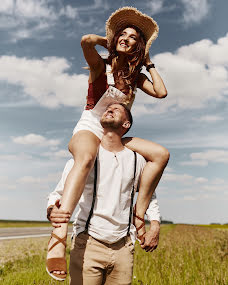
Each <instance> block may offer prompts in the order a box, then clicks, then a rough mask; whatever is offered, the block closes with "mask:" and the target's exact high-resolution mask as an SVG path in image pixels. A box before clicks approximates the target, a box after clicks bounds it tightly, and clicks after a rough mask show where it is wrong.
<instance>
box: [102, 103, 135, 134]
mask: <svg viewBox="0 0 228 285" xmlns="http://www.w3.org/2000/svg"><path fill="white" fill-rule="evenodd" d="M114 104H118V105H121V106H123V107H124V110H125V114H126V115H127V119H128V120H129V122H130V127H129V128H128V129H127V130H126V132H125V133H124V135H125V134H126V133H127V132H128V131H129V130H130V128H131V126H132V124H133V117H132V114H131V111H130V110H129V109H128V107H127V106H126V105H125V104H123V103H118V102H117V103H111V104H109V105H108V106H107V108H108V107H109V106H111V105H114Z"/></svg>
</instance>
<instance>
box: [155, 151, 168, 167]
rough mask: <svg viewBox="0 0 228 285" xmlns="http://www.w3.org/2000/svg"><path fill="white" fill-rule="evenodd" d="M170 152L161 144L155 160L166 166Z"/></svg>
mask: <svg viewBox="0 0 228 285" xmlns="http://www.w3.org/2000/svg"><path fill="white" fill-rule="evenodd" d="M169 157H170V153H169V151H168V149H167V148H165V147H163V146H161V148H160V151H159V154H158V156H157V162H158V163H159V164H161V165H162V166H164V167H165V166H166V165H167V163H168V161H169Z"/></svg>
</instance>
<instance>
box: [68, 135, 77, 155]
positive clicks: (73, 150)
mask: <svg viewBox="0 0 228 285" xmlns="http://www.w3.org/2000/svg"><path fill="white" fill-rule="evenodd" d="M74 145H75V142H74V138H73V137H72V138H71V139H70V141H69V144H68V150H69V152H70V153H71V154H72V155H73V156H74V153H75V151H76V150H75V148H74Z"/></svg>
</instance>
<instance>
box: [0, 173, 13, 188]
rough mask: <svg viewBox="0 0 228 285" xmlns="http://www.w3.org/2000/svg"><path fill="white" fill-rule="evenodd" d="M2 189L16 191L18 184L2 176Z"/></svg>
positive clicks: (0, 177) (0, 178)
mask: <svg viewBox="0 0 228 285" xmlns="http://www.w3.org/2000/svg"><path fill="white" fill-rule="evenodd" d="M0 189H1V190H13V189H16V183H12V181H11V179H9V177H8V176H0Z"/></svg>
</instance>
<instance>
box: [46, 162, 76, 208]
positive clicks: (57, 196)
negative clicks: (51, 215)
mask: <svg viewBox="0 0 228 285" xmlns="http://www.w3.org/2000/svg"><path fill="white" fill-rule="evenodd" d="M73 165H74V160H73V159H69V160H68V161H67V163H66V165H65V167H64V170H63V173H62V177H61V179H60V181H59V183H58V184H57V186H56V187H55V190H54V191H53V192H51V193H50V194H49V195H48V203H47V208H48V207H50V206H52V205H55V202H56V201H57V200H61V197H62V195H63V189H64V184H65V181H66V178H67V176H68V174H69V172H70V170H71V168H72V167H73Z"/></svg>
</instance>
